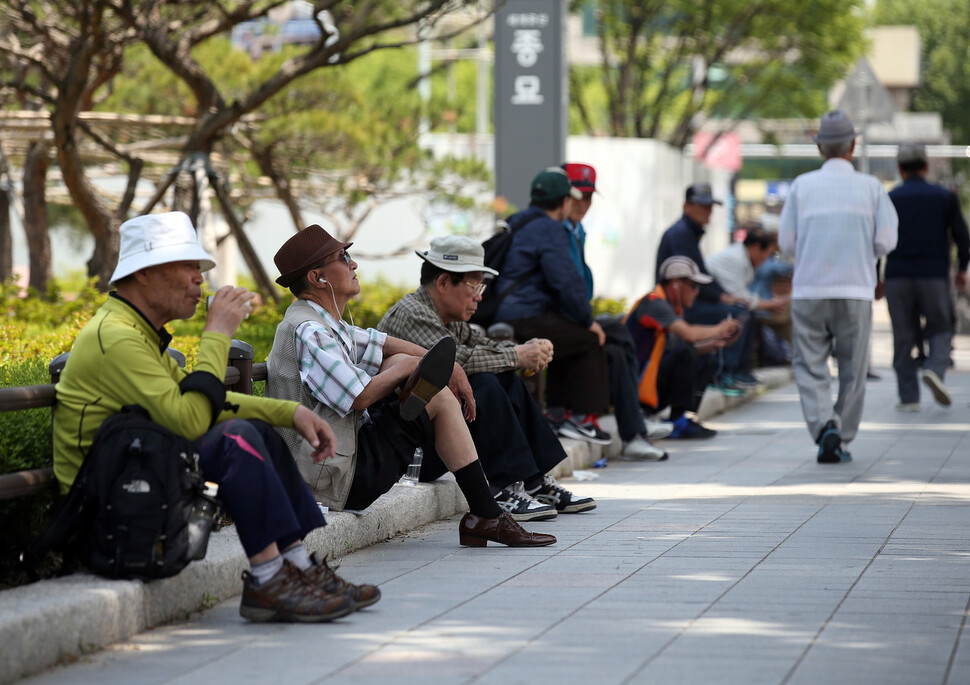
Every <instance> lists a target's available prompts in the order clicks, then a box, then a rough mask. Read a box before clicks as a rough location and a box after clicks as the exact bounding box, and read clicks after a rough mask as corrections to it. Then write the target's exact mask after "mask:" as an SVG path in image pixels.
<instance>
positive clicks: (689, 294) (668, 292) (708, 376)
mask: <svg viewBox="0 0 970 685" xmlns="http://www.w3.org/2000/svg"><path fill="white" fill-rule="evenodd" d="M659 274H660V276H659V280H660V282H659V283H658V284H657V287H656V288H655V289H654V290H653V291H652V292H650V293H647V295H645V296H644V297H642V298H640V300H639V301H638V302H637V303H636V304H635V305H633V309H632V310H631V311H630V313H629V314H628V315H627V317H626V320H625V323H626V326H627V328H629V329H630V334H631V335H633V339H634V340H635V341H636V344H637V355H638V357H639V360H640V401H641V402H642V403H643V404H644V405H645V406H647V407H649V408H650V409H651V410H653V411H660V410H661V409H663V408H664V407H670V420H671V421H673V423H674V432H673V433H671V434H670V437H671V438H674V439H676V438H681V439H687V438H710V437H713V436H714V435H716V431H714V430H712V429H710V428H707V427H706V426H703V425H701V424H700V423H698V422H697V421H695V420H693V419H689V418H687V416H685V414H684V412H688V411H690V412H696V411H697V408H698V407H699V406H700V403H701V398H702V397H703V396H704V390H705V388H707V384H708V383H710V382H711V380H712V379H713V377H714V372H715V360H714V357H713V355H710V354H708V353H709V352H712V351H713V350H716V349H722V348H724V347H726V346H727V345H730V344H731V343H732V342H734V341H735V340H737V338H738V336H739V335H741V324H740V323H739V322H738V321H737V320H736V319H730V318H727V319H724V320H722V321H721V322H720V323H718V324H715V325H713V326H708V325H701V324H689V323H687V322H686V321H684V319H683V318H682V317H683V315H684V310H686V309H690V306H691V305H692V304H693V303H694V300H695V298H696V297H697V291H698V290H699V289H700V287H701V286H702V285H704V284H707V283H710V282H711V281H712V280H713V279H712V278H711V277H710V276H708V275H707V274H705V273H701V270H700V269H699V268H698V266H697V264H696V263H694V261H693V260H692V259H690V258H689V257H681V256H676V257H668V258H667V259H666V260H664V262H663V263H662V264H661V265H660V269H659Z"/></svg>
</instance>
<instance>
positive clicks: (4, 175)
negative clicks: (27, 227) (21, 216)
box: [0, 148, 13, 281]
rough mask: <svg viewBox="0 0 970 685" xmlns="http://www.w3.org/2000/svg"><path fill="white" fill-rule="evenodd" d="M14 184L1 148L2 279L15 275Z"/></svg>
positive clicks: (0, 224)
mask: <svg viewBox="0 0 970 685" xmlns="http://www.w3.org/2000/svg"><path fill="white" fill-rule="evenodd" d="M12 193H13V184H12V183H10V168H9V167H8V166H7V156H6V155H5V154H4V153H3V149H2V148H0V281H6V280H7V279H9V278H10V277H11V276H13V236H11V235H10V204H11V203H10V197H11V194H12Z"/></svg>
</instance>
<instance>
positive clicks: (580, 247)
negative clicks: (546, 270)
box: [562, 219, 593, 300]
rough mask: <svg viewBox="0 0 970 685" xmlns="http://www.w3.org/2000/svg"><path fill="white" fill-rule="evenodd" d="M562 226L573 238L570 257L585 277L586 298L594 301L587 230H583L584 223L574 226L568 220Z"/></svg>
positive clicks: (570, 243)
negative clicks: (587, 253) (587, 255)
mask: <svg viewBox="0 0 970 685" xmlns="http://www.w3.org/2000/svg"><path fill="white" fill-rule="evenodd" d="M562 225H563V226H564V227H565V228H566V230H567V231H568V232H569V235H570V238H571V239H570V241H569V256H570V258H571V259H572V260H573V264H574V265H575V266H576V271H577V272H578V273H579V275H580V276H582V277H583V281H584V282H585V283H586V298H587V299H589V300H592V299H593V272H592V271H590V268H589V265H588V264H586V229H584V228H583V222H581V221H580V222H577V223H576V224H575V225H573V222H572V221H570V220H569V219H566V220H565V221H563V222H562Z"/></svg>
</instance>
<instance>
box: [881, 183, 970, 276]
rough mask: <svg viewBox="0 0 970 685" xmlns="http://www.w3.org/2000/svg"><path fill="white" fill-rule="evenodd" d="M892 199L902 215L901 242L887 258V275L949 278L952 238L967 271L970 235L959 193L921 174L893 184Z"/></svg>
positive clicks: (900, 224) (898, 212)
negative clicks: (928, 180)
mask: <svg viewBox="0 0 970 685" xmlns="http://www.w3.org/2000/svg"><path fill="white" fill-rule="evenodd" d="M889 199H890V200H892V201H893V205H894V206H895V207H896V214H898V215H899V242H898V243H897V244H896V249H895V250H893V251H892V252H890V253H889V256H888V257H887V258H886V278H949V275H950V241H951V239H952V241H953V243H954V244H956V246H957V260H958V261H959V265H960V271H966V269H967V263H968V262H970V235H968V233H967V224H966V222H965V221H964V220H963V214H962V213H961V212H960V201H959V200H958V199H957V196H956V195H954V194H953V193H951V192H950V191H949V190H947V189H946V188H943V187H941V186H938V185H934V184H932V183H927V181H926V179H925V178H921V177H918V176H917V177H911V178H907V179H906V180H905V181H903V182H902V183H901V184H899V185H898V186H896V187H895V188H893V190H892V192H891V193H889Z"/></svg>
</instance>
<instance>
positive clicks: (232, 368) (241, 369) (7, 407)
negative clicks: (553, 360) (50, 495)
mask: <svg viewBox="0 0 970 685" xmlns="http://www.w3.org/2000/svg"><path fill="white" fill-rule="evenodd" d="M168 353H169V354H170V355H171V356H172V357H173V358H174V359H175V360H176V361H178V362H179V366H185V356H184V355H183V354H182V353H181V352H179V351H177V350H173V349H171V348H169V350H168ZM69 354H70V353H69V352H65V353H64V354H61V355H58V356H57V357H55V358H54V360H53V361H51V363H50V364H49V365H48V367H47V370H48V372H49V373H50V376H51V382H50V383H49V384H47V385H28V386H23V387H14V388H0V411H20V410H23V409H43V408H44V407H51V409H52V411H53V410H54V408H55V397H56V396H55V393H54V385H55V384H56V383H57V381H58V379H59V378H60V376H61V371H62V370H63V369H64V365H65V364H66V363H67V357H68V355H69ZM253 357H254V352H253V348H252V346H251V345H250V344H249V343H246V342H243V341H242V340H233V341H232V344H231V345H230V348H229V366H227V367H226V375H225V378H224V379H223V383H224V384H225V386H226V389H227V390H233V391H235V392H241V393H244V394H246V395H252V394H253V383H254V382H256V381H265V380H266V364H265V363H264V362H260V363H257V364H254V363H253ZM55 483H56V481H55V479H54V469H53V468H51V467H47V468H41V469H28V470H25V471H16V472H14V473H5V474H0V500H7V499H13V498H15V497H24V496H26V495H33V494H36V493H38V492H44V491H46V490H48V489H50V488H53V487H54V486H55Z"/></svg>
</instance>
